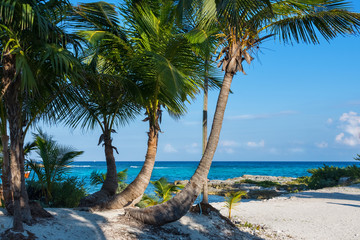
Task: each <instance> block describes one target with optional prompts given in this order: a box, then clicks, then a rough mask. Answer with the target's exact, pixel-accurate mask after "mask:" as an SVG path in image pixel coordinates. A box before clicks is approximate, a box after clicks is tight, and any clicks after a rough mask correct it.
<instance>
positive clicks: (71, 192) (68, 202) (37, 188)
mask: <svg viewBox="0 0 360 240" xmlns="http://www.w3.org/2000/svg"><path fill="white" fill-rule="evenodd" d="M26 187H27V191H28V195H29V199H31V200H35V201H39V202H40V203H41V204H42V205H43V206H46V207H66V208H73V207H76V206H78V204H79V202H80V199H81V198H83V197H85V196H86V190H85V188H84V181H83V180H80V179H79V178H78V177H67V178H65V179H64V180H63V181H61V182H55V183H54V184H53V188H52V190H51V196H52V199H51V201H49V202H48V201H47V200H46V198H45V195H44V194H43V192H42V184H41V182H40V181H34V180H32V181H27V185H26Z"/></svg>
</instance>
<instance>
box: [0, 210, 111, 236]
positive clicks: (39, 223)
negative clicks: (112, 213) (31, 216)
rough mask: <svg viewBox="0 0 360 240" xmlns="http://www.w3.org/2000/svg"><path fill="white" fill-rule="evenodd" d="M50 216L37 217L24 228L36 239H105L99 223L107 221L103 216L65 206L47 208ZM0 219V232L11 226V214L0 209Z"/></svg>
mask: <svg viewBox="0 0 360 240" xmlns="http://www.w3.org/2000/svg"><path fill="white" fill-rule="evenodd" d="M47 210H48V211H49V212H50V213H51V214H52V215H53V217H52V218H48V219H37V220H36V223H35V224H33V225H31V226H28V225H24V228H25V230H27V231H29V232H31V233H33V234H35V236H36V239H39V240H41V239H59V240H60V239H64V240H65V239H85V240H92V239H94V240H95V239H96V240H106V237H105V235H104V233H103V230H102V229H101V227H100V224H104V223H106V222H107V220H106V218H104V217H103V216H100V215H97V214H92V213H89V212H81V211H75V210H73V209H67V208H61V209H60V208H51V209H50V208H49V209H47ZM2 211H3V212H2V213H0V214H1V219H0V225H1V229H0V233H2V232H4V231H5V230H6V229H9V228H10V227H11V226H12V216H7V215H6V213H5V212H6V211H5V210H2Z"/></svg>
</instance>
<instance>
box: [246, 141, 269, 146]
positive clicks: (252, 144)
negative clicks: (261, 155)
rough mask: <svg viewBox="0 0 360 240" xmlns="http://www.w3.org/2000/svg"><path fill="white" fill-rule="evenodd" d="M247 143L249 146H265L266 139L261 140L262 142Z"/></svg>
mask: <svg viewBox="0 0 360 240" xmlns="http://www.w3.org/2000/svg"><path fill="white" fill-rule="evenodd" d="M246 145H247V146H248V147H264V146H265V141H264V140H261V141H260V142H247V143H246Z"/></svg>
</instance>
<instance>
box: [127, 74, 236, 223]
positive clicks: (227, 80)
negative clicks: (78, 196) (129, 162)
mask: <svg viewBox="0 0 360 240" xmlns="http://www.w3.org/2000/svg"><path fill="white" fill-rule="evenodd" d="M233 76H234V73H231V72H226V73H225V76H224V81H223V84H222V87H221V90H220V94H219V98H218V102H217V105H216V110H215V115H214V120H213V125H212V128H211V133H210V136H209V141H208V143H207V146H206V149H205V152H204V154H203V157H202V158H201V161H200V163H199V166H198V168H197V169H196V172H195V173H194V175H193V176H192V177H191V179H190V181H189V183H188V184H187V185H186V186H185V188H184V189H183V190H182V191H181V192H180V193H179V194H177V195H176V196H175V197H174V198H172V199H170V200H169V201H167V202H165V203H163V204H160V205H156V206H153V207H149V208H145V209H133V208H132V209H128V210H126V213H127V214H128V215H130V216H132V217H133V218H135V219H137V220H139V221H141V222H144V223H146V224H151V225H163V224H166V223H169V222H173V221H176V220H178V219H180V218H181V217H182V216H184V215H185V214H186V213H187V212H188V211H189V209H190V207H191V205H192V204H193V203H194V201H195V200H196V198H197V196H198V195H199V194H200V192H201V188H202V186H203V184H204V182H205V180H206V179H207V175H208V173H209V170H210V166H211V162H212V159H213V157H214V154H215V150H216V148H217V144H218V142H219V137H220V131H221V127H222V122H223V118H224V113H225V107H226V104H227V100H228V97H229V91H230V85H231V82H232V79H233Z"/></svg>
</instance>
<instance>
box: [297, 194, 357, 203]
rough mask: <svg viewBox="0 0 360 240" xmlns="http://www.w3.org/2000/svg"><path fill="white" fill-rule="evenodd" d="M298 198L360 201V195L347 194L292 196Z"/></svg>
mask: <svg viewBox="0 0 360 240" xmlns="http://www.w3.org/2000/svg"><path fill="white" fill-rule="evenodd" d="M292 196H294V197H296V198H313V199H315V198H318V199H333V200H348V201H360V194H347V193H338V192H332V193H326V192H302V193H300V194H294V195H292Z"/></svg>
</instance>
